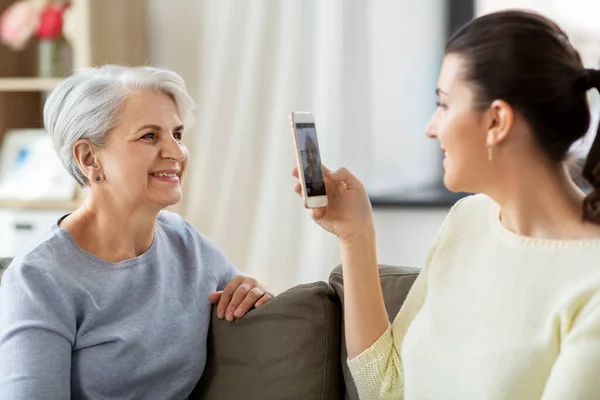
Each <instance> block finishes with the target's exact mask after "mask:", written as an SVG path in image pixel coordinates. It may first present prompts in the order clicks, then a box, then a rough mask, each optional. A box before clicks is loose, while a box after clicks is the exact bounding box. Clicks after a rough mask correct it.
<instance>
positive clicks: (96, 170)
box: [73, 139, 103, 183]
mask: <svg viewBox="0 0 600 400" xmlns="http://www.w3.org/2000/svg"><path fill="white" fill-rule="evenodd" d="M73 157H74V158H75V161H77V164H78V165H79V169H80V170H81V172H82V173H83V175H85V177H86V178H87V179H88V182H89V183H91V182H100V181H101V180H102V179H103V176H102V168H101V165H100V162H99V160H98V158H97V157H96V152H95V151H94V147H93V146H92V144H91V143H90V141H89V140H86V139H79V140H78V141H76V142H75V145H74V146H73Z"/></svg>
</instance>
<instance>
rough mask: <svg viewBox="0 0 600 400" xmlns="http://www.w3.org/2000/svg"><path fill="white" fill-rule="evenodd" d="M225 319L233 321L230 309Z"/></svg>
mask: <svg viewBox="0 0 600 400" xmlns="http://www.w3.org/2000/svg"><path fill="white" fill-rule="evenodd" d="M227 321H229V322H232V321H233V313H232V312H231V311H230V312H229V313H228V314H227Z"/></svg>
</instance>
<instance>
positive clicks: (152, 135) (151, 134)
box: [142, 132, 156, 140]
mask: <svg viewBox="0 0 600 400" xmlns="http://www.w3.org/2000/svg"><path fill="white" fill-rule="evenodd" d="M142 139H147V140H154V139H156V133H154V132H148V133H146V134H145V135H144V136H142Z"/></svg>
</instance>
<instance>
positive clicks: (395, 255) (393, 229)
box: [374, 208, 448, 268]
mask: <svg viewBox="0 0 600 400" xmlns="http://www.w3.org/2000/svg"><path fill="white" fill-rule="evenodd" d="M447 213H448V210H447V209H443V208H439V209H418V208H414V209H411V208H406V209H376V210H375V211H374V218H375V227H376V229H377V255H378V259H379V263H380V264H393V265H402V266H407V267H417V268H422V267H423V265H424V262H425V259H426V257H427V253H428V251H429V248H430V247H431V244H432V243H433V240H434V239H435V236H436V234H437V232H438V230H439V228H440V226H441V225H442V222H443V221H444V218H445V217H446V214H447Z"/></svg>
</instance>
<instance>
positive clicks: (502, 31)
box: [446, 11, 600, 224]
mask: <svg viewBox="0 0 600 400" xmlns="http://www.w3.org/2000/svg"><path fill="white" fill-rule="evenodd" d="M446 54H458V55H460V56H461V57H463V59H464V61H465V70H464V75H463V78H464V79H465V80H466V81H467V82H469V83H470V84H471V85H472V87H473V89H474V91H475V103H476V104H475V107H476V108H477V109H478V110H479V111H481V110H484V109H486V108H487V107H489V106H490V104H491V103H492V102H493V101H494V100H504V101H506V102H507V103H509V104H510V105H511V106H512V107H513V108H514V109H515V110H516V111H517V112H519V113H520V114H521V115H522V116H523V117H524V118H525V119H526V121H527V122H528V123H529V126H530V127H531V129H532V132H533V135H534V137H535V140H536V142H537V144H538V145H539V146H540V148H541V149H542V151H543V152H544V153H545V154H546V155H547V157H548V158H549V159H550V160H551V161H552V162H555V163H560V162H562V161H564V160H565V158H566V156H567V153H568V151H569V149H570V147H571V145H572V144H573V143H575V142H576V141H577V140H578V139H581V138H582V137H583V136H584V135H585V134H586V132H587V131H588V129H589V127H590V109H589V105H588V101H587V96H586V92H587V90H589V89H592V88H596V89H598V90H599V91H600V71H597V70H591V69H584V67H583V64H582V62H581V57H580V56H579V54H578V53H577V51H576V50H575V49H574V48H573V46H572V45H571V43H570V42H569V39H568V37H567V35H566V34H565V32H563V31H562V30H561V29H560V28H559V27H558V26H557V25H556V24H555V23H554V22H552V21H550V20H549V19H547V18H544V17H543V16H541V15H538V14H534V13H529V12H524V11H503V12H497V13H492V14H488V15H484V16H482V17H479V18H476V19H474V20H472V21H471V22H469V23H467V24H466V25H465V26H463V27H462V28H461V29H459V30H458V31H457V32H456V33H455V34H454V35H453V36H452V37H451V38H450V40H449V41H448V43H447V44H446ZM598 130H599V131H600V127H599V128H598ZM583 176H584V177H585V178H586V179H587V181H588V182H589V183H590V184H591V185H592V187H593V189H594V190H593V191H592V193H590V194H589V195H588V196H587V197H586V199H585V201H584V208H583V218H584V219H585V220H588V221H591V222H594V223H598V224H600V134H598V133H597V134H596V138H595V140H594V143H593V145H592V148H591V150H590V153H589V155H588V157H587V160H586V163H585V167H584V170H583Z"/></svg>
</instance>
